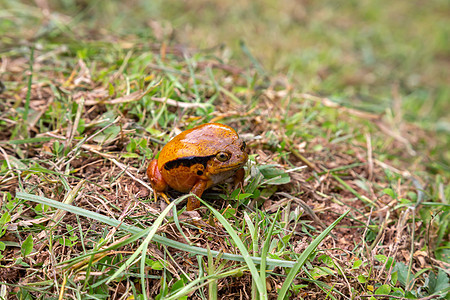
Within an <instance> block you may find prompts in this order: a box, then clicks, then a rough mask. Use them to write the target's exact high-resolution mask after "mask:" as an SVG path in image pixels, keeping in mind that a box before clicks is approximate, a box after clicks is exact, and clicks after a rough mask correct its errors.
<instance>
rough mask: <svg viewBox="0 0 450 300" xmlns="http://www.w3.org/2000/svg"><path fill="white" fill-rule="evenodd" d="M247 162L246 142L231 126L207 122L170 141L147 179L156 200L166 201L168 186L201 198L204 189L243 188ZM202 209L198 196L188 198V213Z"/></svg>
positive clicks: (152, 162) (149, 168)
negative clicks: (231, 184)
mask: <svg viewBox="0 0 450 300" xmlns="http://www.w3.org/2000/svg"><path fill="white" fill-rule="evenodd" d="M247 160H248V154H247V152H246V143H245V142H244V141H243V140H242V139H241V138H239V135H238V134H237V132H236V131H235V130H234V129H233V128H232V127H230V126H227V125H224V124H220V123H206V124H202V125H199V126H196V127H194V128H191V129H188V130H186V131H183V132H181V133H180V134H178V135H177V136H175V137H174V138H173V139H172V140H170V141H169V142H168V143H167V144H166V145H165V146H164V147H163V148H162V150H161V152H160V153H159V156H158V158H157V159H153V160H152V161H151V162H150V164H149V166H148V168H147V176H148V178H149V180H150V183H151V185H152V188H153V191H154V192H155V197H156V196H157V195H161V196H162V197H163V198H164V199H165V200H166V202H168V198H167V195H166V194H165V192H166V191H167V190H168V188H169V187H170V188H172V189H174V190H176V191H179V192H182V193H192V194H194V195H196V196H198V197H199V198H201V196H202V195H203V192H204V191H205V190H207V189H209V188H210V187H213V186H215V185H217V184H220V183H224V182H229V181H232V182H234V185H235V187H237V186H239V185H240V186H241V188H242V186H243V181H244V176H245V170H244V169H243V167H244V165H245V164H246V163H247ZM199 207H200V201H199V200H198V199H197V198H196V197H194V196H190V197H188V200H187V205H186V209H187V210H188V211H193V210H196V209H197V208H199Z"/></svg>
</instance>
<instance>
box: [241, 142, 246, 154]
mask: <svg viewBox="0 0 450 300" xmlns="http://www.w3.org/2000/svg"><path fill="white" fill-rule="evenodd" d="M245 147H247V145H246V144H245V142H242V146H241V151H242V152H244V151H245Z"/></svg>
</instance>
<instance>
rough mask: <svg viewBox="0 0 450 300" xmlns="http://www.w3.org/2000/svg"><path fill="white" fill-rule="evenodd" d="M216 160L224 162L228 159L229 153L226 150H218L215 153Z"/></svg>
mask: <svg viewBox="0 0 450 300" xmlns="http://www.w3.org/2000/svg"><path fill="white" fill-rule="evenodd" d="M216 158H217V160H218V161H221V162H224V161H227V160H229V159H230V155H229V154H228V153H226V152H219V153H217V155H216Z"/></svg>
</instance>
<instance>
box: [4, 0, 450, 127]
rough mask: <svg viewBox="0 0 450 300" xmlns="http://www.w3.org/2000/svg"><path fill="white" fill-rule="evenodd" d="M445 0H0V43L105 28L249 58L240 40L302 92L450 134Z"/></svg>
mask: <svg viewBox="0 0 450 300" xmlns="http://www.w3.org/2000/svg"><path fill="white" fill-rule="evenodd" d="M449 3H450V1H447V0H433V1H387V0H383V1H369V0H362V1H307V0H303V1H294V0H282V1H270V0H263V1H249V0H243V1H239V2H237V1H232V0H222V1H206V0H200V1H170V0H169V1H139V0H134V1H75V0H63V1H46V0H36V1H21V2H19V1H10V0H1V1H0V6H1V7H2V8H3V9H1V10H0V11H1V12H0V19H1V21H0V22H1V23H0V30H2V31H4V32H3V34H2V36H3V37H2V38H1V40H0V42H2V43H6V44H7V43H8V37H11V38H12V36H13V35H15V36H16V37H17V35H23V38H25V39H27V40H31V39H33V40H34V41H39V40H41V39H42V38H45V39H47V40H48V39H50V40H51V39H53V40H56V39H59V41H66V42H70V41H73V42H76V43H79V42H88V41H90V40H95V39H97V38H98V36H99V35H101V36H103V37H104V36H105V35H106V36H109V37H110V38H111V40H118V41H121V42H125V41H126V42H131V43H133V42H134V41H140V42H142V41H144V42H148V43H162V42H165V43H166V44H169V45H175V44H177V45H180V44H181V45H184V46H185V47H191V48H195V49H199V50H201V49H210V48H215V47H219V49H222V50H223V52H224V55H223V57H228V58H229V59H232V60H235V61H236V64H237V65H240V66H246V65H248V66H249V65H250V64H252V60H251V59H248V54H246V51H244V50H245V47H244V48H243V47H241V46H240V41H242V42H243V43H244V44H245V45H246V47H248V49H249V50H250V52H251V54H252V56H254V57H255V58H256V59H257V60H258V61H259V63H260V64H261V66H262V67H263V68H264V70H265V72H267V74H269V75H270V76H271V77H273V78H276V77H277V76H278V77H279V78H281V80H284V81H285V82H289V83H290V84H291V85H293V86H294V87H295V88H296V89H297V90H299V91H300V92H308V93H314V94H317V95H321V96H326V97H329V98H331V99H333V100H334V101H336V102H339V103H341V104H343V105H347V106H352V107H355V108H359V109H363V110H367V111H372V112H377V113H383V112H386V111H388V113H389V114H392V115H396V116H400V117H401V119H403V120H407V121H412V122H415V123H417V124H419V125H420V126H422V127H424V128H426V129H432V130H437V131H440V132H443V133H448V132H450V119H449V115H450V114H449V113H448V111H449V109H450V101H449V97H450V85H449V81H450V74H449V70H450V46H449V32H450V22H449V19H450V18H449V17H448V16H449V15H450V4H449ZM226 62H228V61H226ZM394 100H395V101H394ZM395 102H397V103H395Z"/></svg>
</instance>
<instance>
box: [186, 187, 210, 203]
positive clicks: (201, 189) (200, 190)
mask: <svg viewBox="0 0 450 300" xmlns="http://www.w3.org/2000/svg"><path fill="white" fill-rule="evenodd" d="M207 183H208V182H207V181H205V180H199V181H197V182H196V183H195V185H194V186H193V187H192V189H191V193H192V194H195V195H197V196H198V197H199V198H200V197H201V196H202V194H203V192H204V191H205V190H206V187H207ZM199 207H200V201H199V200H198V199H197V198H195V197H193V196H190V197H189V198H188V202H187V205H186V209H187V210H195V209H197V208H199Z"/></svg>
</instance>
